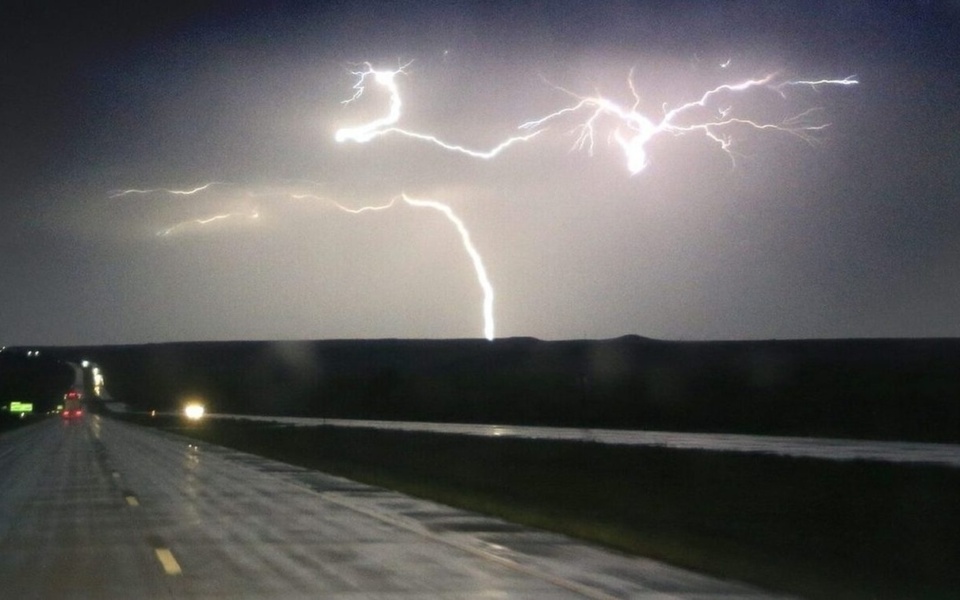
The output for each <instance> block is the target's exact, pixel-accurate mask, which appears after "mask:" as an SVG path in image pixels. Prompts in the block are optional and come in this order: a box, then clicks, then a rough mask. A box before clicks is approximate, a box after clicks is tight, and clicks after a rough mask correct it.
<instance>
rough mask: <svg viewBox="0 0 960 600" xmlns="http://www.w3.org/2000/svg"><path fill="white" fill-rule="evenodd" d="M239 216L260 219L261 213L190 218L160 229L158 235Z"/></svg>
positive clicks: (161, 235)
mask: <svg viewBox="0 0 960 600" xmlns="http://www.w3.org/2000/svg"><path fill="white" fill-rule="evenodd" d="M238 218H246V219H251V220H254V219H259V218H260V213H259V212H258V211H253V212H249V213H224V214H221V215H214V216H212V217H206V218H202V219H190V220H187V221H181V222H180V223H177V224H176V225H171V226H170V227H167V228H165V229H161V230H160V231H158V232H157V236H158V237H167V236H169V235H172V234H174V233H177V232H179V231H180V230H181V229H185V228H187V227H192V226H201V227H202V226H204V225H209V224H210V223H214V222H216V221H223V220H225V219H238Z"/></svg>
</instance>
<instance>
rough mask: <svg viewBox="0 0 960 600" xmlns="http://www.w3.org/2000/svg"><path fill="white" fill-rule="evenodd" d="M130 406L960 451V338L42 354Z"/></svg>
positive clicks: (393, 344)
mask: <svg viewBox="0 0 960 600" xmlns="http://www.w3.org/2000/svg"><path fill="white" fill-rule="evenodd" d="M48 351H49V352H59V353H61V354H64V355H70V356H72V357H74V358H77V357H78V355H80V354H82V355H83V356H84V357H86V358H90V359H91V360H95V361H96V362H97V363H98V364H99V365H100V366H101V368H102V369H103V372H104V375H105V377H106V383H107V388H108V389H109V391H110V392H111V394H112V395H113V397H114V398H116V399H118V400H122V401H124V402H126V403H128V404H130V405H131V407H132V408H133V409H134V410H150V409H156V410H160V411H165V410H176V409H177V408H178V407H179V405H180V403H181V402H182V400H183V399H184V398H185V397H187V396H190V395H196V396H198V397H200V398H203V399H204V400H205V401H206V402H207V406H208V410H211V411H215V412H224V413H235V414H266V415H293V416H325V417H340V418H359V419H398V420H423V421H450V422H482V423H511V424H536V425H558V426H574V427H613V428H637V429H654V430H682V431H711V432H739V433H756V434H776V435H801V436H806V435H811V436H827V437H851V438H872V439H898V440H917V441H940V442H958V441H960V376H958V372H960V371H958V369H957V367H958V365H960V340H957V339H927V340H801V341H745V342H663V341H657V340H650V339H645V338H640V337H637V336H628V337H624V338H618V339H614V340H602V341H558V342H543V341H539V340H535V339H529V338H514V339H503V340H497V341H494V342H487V341H484V340H371V341H320V342H221V343H212V342H203V343H175V344H155V345H141V346H113V347H99V348H85V349H84V348H69V349H48Z"/></svg>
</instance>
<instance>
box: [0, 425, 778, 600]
mask: <svg viewBox="0 0 960 600" xmlns="http://www.w3.org/2000/svg"><path fill="white" fill-rule="evenodd" d="M0 558H2V560H0V581H2V582H3V583H2V586H3V590H4V596H6V595H8V594H9V596H10V597H16V598H345V599H352V598H383V599H401V598H530V599H534V598H584V597H586V598H651V599H652V598H663V599H666V598H669V599H680V598H689V599H693V598H701V599H709V598H717V599H719V598H734V597H736V598H748V599H749V598H769V597H779V596H775V595H771V594H768V593H765V592H763V591H761V590H757V589H755V588H751V587H749V586H745V585H741V584H738V583H735V582H727V581H721V580H717V579H712V578H709V577H704V576H702V575H698V574H695V573H692V572H689V571H685V570H682V569H677V568H674V567H669V566H666V565H663V564H661V563H657V562H655V561H650V560H646V559H642V558H634V557H627V556H623V555H620V554H618V553H614V552H609V551H605V550H603V549H600V548H597V547H595V546H591V545H588V544H584V543H581V542H577V541H573V540H570V539H569V538H565V537H563V536H559V535H556V534H550V533H546V532H542V531H537V530H533V529H529V528H523V527H520V526H517V525H514V524H510V523H506V522H503V521H499V520H496V519H492V518H489V517H484V516H480V515H477V514H473V513H469V512H465V511H461V510H456V509H452V508H449V507H445V506H442V505H438V504H435V503H431V502H427V501H423V500H418V499H414V498H410V497H407V496H404V495H402V494H398V493H395V492H392V491H388V490H383V489H379V488H374V487H370V486H366V485H362V484H359V483H356V482H352V481H349V480H346V479H342V478H337V477H333V476H329V475H326V474H323V473H319V472H315V471H310V470H307V469H303V468H299V467H293V466H290V465H286V464H283V463H278V462H274V461H269V460H266V459H263V458H260V457H256V456H252V455H249V454H244V453H241V452H237V451H234V450H230V449H226V448H221V447H217V446H212V445H206V444H200V445H197V443H196V442H195V441H193V440H190V439H188V438H184V437H180V436H176V435H174V434H170V433H167V432H162V431H158V430H154V429H150V428H141V427H137V426H134V425H130V424H127V423H123V422H120V421H115V420H112V419H109V418H101V417H99V416H97V415H88V416H87V417H86V418H85V419H83V420H80V421H73V422H61V421H60V420H59V419H53V418H52V419H49V420H47V421H45V422H42V423H40V424H38V425H34V426H30V427H26V428H23V429H20V430H17V431H15V432H12V433H9V434H5V435H3V436H0Z"/></svg>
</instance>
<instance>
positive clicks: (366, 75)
mask: <svg viewBox="0 0 960 600" xmlns="http://www.w3.org/2000/svg"><path fill="white" fill-rule="evenodd" d="M365 65H366V67H367V68H366V70H364V71H354V72H353V74H354V75H356V76H357V78H358V79H357V83H356V84H355V85H354V86H353V89H354V94H353V96H352V97H351V98H349V99H347V100H344V102H343V103H344V104H350V103H351V102H353V101H355V100H357V99H358V98H360V96H362V95H363V92H364V90H365V89H366V81H367V80H368V79H370V78H372V79H373V81H374V83H376V84H377V85H379V86H382V87H383V88H385V89H386V90H387V92H388V93H389V94H390V109H389V111H388V112H387V114H386V115H385V116H383V117H380V118H379V119H375V120H373V121H370V122H369V123H365V124H363V125H358V126H356V127H343V128H341V129H338V130H337V131H336V133H335V134H334V139H335V140H336V141H338V142H346V141H353V142H357V143H360V144H365V143H367V142H369V141H370V140H372V139H374V138H377V137H380V136H382V135H386V134H388V133H396V134H400V135H404V136H407V137H411V138H414V139H417V140H421V141H424V142H429V143H431V144H435V145H437V146H440V147H441V148H443V149H445V150H450V151H452V152H459V153H461V154H466V155H467V156H471V157H473V158H482V159H485V160H486V159H491V158H493V157H495V156H497V155H498V154H500V153H501V152H503V151H504V150H506V149H507V148H509V147H510V146H512V145H514V144H516V143H519V142H526V141H528V140H530V139H532V138H534V137H536V136H537V135H539V134H540V131H533V132H531V133H528V134H526V135H519V136H514V137H510V138H507V139H506V140H504V141H503V142H501V143H499V144H497V145H496V146H494V147H493V148H491V149H490V150H471V149H469V148H466V147H464V146H460V145H457V144H450V143H447V142H444V141H442V140H440V139H439V138H437V137H435V136H432V135H428V134H425V133H418V132H416V131H409V130H406V129H401V128H399V127H394V125H396V124H397V122H399V121H400V112H401V108H402V106H403V102H402V100H401V99H400V89H399V88H398V87H397V82H396V77H397V75H400V74H405V73H406V71H404V69H405V68H406V67H408V66H409V65H410V63H407V64H405V65H402V66H401V67H400V68H398V69H396V70H393V71H380V70H377V69H374V68H373V66H372V65H371V64H370V63H365Z"/></svg>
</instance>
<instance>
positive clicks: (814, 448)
mask: <svg viewBox="0 0 960 600" xmlns="http://www.w3.org/2000/svg"><path fill="white" fill-rule="evenodd" d="M206 418H214V419H215V418H220V419H248V420H255V421H276V422H279V423H285V424H288V425H297V426H301V427H316V426H318V425H326V426H329V427H364V428H372V429H388V430H398V431H416V432H427V433H447V434H456V435H473V436H480V437H502V438H520V439H530V440H558V441H577V442H592V443H598V444H616V445H627V446H658V447H663V448H675V449H678V450H712V451H717V452H743V453H754V454H772V455H777V456H794V457H803V458H817V459H822V460H868V461H879V462H893V463H924V464H932V465H943V466H948V467H953V468H958V467H960V445H958V444H931V443H922V442H896V441H893V442H888V441H874V440H848V439H829V438H803V437H784V436H773V435H743V434H735V433H690V432H683V431H636V430H617V429H586V428H572V427H528V426H522V425H482V424H469V423H424V422H416V421H363V420H358V419H318V418H304V417H270V416H250V415H227V414H210V415H207V416H206Z"/></svg>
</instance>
